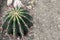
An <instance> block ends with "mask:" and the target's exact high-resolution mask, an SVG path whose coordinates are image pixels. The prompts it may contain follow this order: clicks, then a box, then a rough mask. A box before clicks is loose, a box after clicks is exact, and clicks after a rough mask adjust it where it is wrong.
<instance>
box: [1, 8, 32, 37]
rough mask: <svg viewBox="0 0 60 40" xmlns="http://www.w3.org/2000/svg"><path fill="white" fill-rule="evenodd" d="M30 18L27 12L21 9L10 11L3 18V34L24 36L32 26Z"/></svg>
mask: <svg viewBox="0 0 60 40" xmlns="http://www.w3.org/2000/svg"><path fill="white" fill-rule="evenodd" d="M32 25H33V24H32V17H31V16H30V15H29V11H27V10H25V9H23V8H18V7H17V8H15V9H11V10H10V11H8V12H7V14H6V15H5V17H3V24H2V28H3V32H4V30H6V32H5V33H8V34H12V35H15V36H20V37H22V36H24V35H27V33H28V32H29V28H30V27H31V26H32Z"/></svg>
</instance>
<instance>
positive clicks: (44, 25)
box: [26, 0, 60, 40]
mask: <svg viewBox="0 0 60 40" xmlns="http://www.w3.org/2000/svg"><path fill="white" fill-rule="evenodd" d="M32 13H33V20H34V26H33V27H34V28H33V30H32V31H33V32H34V33H32V34H31V35H30V36H29V37H28V39H26V40H60V0H37V3H36V5H35V7H34V9H33V12H32Z"/></svg>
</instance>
